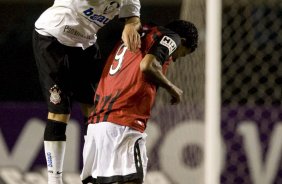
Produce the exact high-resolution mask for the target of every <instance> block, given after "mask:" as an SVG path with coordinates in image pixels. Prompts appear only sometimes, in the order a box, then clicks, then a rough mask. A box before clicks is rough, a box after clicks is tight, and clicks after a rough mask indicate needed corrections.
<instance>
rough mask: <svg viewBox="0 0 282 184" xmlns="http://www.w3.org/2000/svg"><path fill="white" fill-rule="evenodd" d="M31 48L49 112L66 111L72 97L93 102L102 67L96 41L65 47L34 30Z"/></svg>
mask: <svg viewBox="0 0 282 184" xmlns="http://www.w3.org/2000/svg"><path fill="white" fill-rule="evenodd" d="M33 52H34V56H35V60H36V65H37V68H38V74H39V81H40V84H41V87H42V90H43V95H44V97H45V99H46V101H47V104H48V111H49V112H52V113H57V114H68V113H70V112H71V106H72V103H73V101H77V102H80V103H84V104H93V103H94V102H93V97H94V93H95V86H96V85H97V83H98V82H99V79H100V76H101V73H102V68H103V62H102V60H101V56H100V52H99V48H98V46H97V45H95V44H94V45H93V46H91V47H89V48H87V49H85V50H83V49H82V48H80V47H68V46H65V45H63V44H61V43H60V42H58V41H57V39H56V38H54V37H49V36H42V35H40V34H38V33H37V32H36V31H33Z"/></svg>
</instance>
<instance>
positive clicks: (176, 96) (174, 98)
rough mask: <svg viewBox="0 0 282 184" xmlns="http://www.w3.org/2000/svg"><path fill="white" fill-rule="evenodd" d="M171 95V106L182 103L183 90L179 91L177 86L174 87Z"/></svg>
mask: <svg viewBox="0 0 282 184" xmlns="http://www.w3.org/2000/svg"><path fill="white" fill-rule="evenodd" d="M169 93H170V95H171V100H170V104H171V105H176V104H178V103H179V102H180V101H181V99H182V94H183V91H182V90H181V89H179V88H178V87H176V86H173V87H172V88H171V90H170V91H169Z"/></svg>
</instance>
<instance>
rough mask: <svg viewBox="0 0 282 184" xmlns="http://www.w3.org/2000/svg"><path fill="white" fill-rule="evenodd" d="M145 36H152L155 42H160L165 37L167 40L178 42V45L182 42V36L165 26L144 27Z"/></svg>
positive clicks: (152, 25) (148, 25)
mask: <svg viewBox="0 0 282 184" xmlns="http://www.w3.org/2000/svg"><path fill="white" fill-rule="evenodd" d="M143 34H146V35H151V36H152V37H153V38H154V39H155V40H160V39H163V38H164V37H165V38H167V39H171V40H173V41H174V42H176V44H177V45H178V43H179V42H180V40H181V39H180V36H179V35H178V34H177V33H175V32H174V31H172V30H170V29H168V28H166V27H164V26H159V25H155V24H146V25H143Z"/></svg>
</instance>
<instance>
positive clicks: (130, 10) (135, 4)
mask: <svg viewBox="0 0 282 184" xmlns="http://www.w3.org/2000/svg"><path fill="white" fill-rule="evenodd" d="M140 8H141V5H140V0H123V4H122V6H121V9H120V13H119V18H121V19H122V18H127V17H134V16H136V17H140Z"/></svg>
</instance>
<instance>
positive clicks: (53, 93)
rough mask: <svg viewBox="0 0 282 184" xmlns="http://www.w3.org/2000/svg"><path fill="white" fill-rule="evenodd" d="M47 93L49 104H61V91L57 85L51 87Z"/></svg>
mask: <svg viewBox="0 0 282 184" xmlns="http://www.w3.org/2000/svg"><path fill="white" fill-rule="evenodd" d="M49 92H50V102H52V103H53V104H58V103H60V102H61V96H60V93H61V90H60V89H59V87H58V86H57V85H54V86H53V87H51V89H50V90H49Z"/></svg>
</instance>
